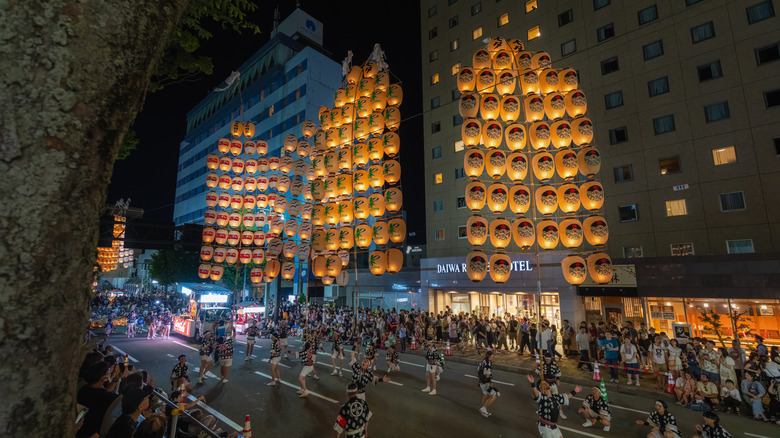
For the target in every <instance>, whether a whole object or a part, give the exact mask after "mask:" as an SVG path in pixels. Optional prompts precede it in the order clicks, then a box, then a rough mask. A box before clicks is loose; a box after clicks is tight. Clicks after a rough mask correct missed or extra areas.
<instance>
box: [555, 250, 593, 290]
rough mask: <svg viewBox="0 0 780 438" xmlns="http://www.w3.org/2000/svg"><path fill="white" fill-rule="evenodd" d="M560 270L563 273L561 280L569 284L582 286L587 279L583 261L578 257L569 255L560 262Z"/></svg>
mask: <svg viewBox="0 0 780 438" xmlns="http://www.w3.org/2000/svg"><path fill="white" fill-rule="evenodd" d="M561 270H562V271H563V278H565V279H566V281H567V282H568V283H569V284H574V285H577V284H582V283H584V282H585V280H586V279H587V267H586V266H585V259H583V258H582V257H580V256H578V255H571V256H568V257H566V258H565V259H563V260H561Z"/></svg>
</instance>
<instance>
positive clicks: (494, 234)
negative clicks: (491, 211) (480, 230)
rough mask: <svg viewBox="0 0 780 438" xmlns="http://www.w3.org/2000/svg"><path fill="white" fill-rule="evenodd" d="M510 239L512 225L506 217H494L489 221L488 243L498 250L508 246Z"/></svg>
mask: <svg viewBox="0 0 780 438" xmlns="http://www.w3.org/2000/svg"><path fill="white" fill-rule="evenodd" d="M511 241H512V227H511V224H510V223H509V221H508V220H506V219H502V218H499V219H494V220H493V221H491V222H490V243H491V244H492V245H493V246H494V247H495V248H496V249H498V250H502V249H504V248H506V247H507V246H509V243H510V242H511Z"/></svg>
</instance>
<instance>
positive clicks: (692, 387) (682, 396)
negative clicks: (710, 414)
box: [674, 371, 696, 407]
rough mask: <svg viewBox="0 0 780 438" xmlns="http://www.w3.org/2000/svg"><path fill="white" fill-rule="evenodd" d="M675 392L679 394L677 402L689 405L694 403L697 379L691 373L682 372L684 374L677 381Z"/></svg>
mask: <svg viewBox="0 0 780 438" xmlns="http://www.w3.org/2000/svg"><path fill="white" fill-rule="evenodd" d="M674 393H675V395H676V396H677V402H676V404H678V405H681V406H686V407H687V406H688V405H689V404H691V403H693V401H694V395H696V380H695V379H694V378H693V376H692V375H691V374H690V373H688V372H687V371H683V372H682V376H681V377H679V378H678V379H677V382H676V383H675V386H674Z"/></svg>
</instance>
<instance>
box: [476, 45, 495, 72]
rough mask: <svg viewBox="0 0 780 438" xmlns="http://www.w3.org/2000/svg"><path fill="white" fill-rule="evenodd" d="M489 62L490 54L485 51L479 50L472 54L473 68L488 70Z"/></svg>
mask: <svg viewBox="0 0 780 438" xmlns="http://www.w3.org/2000/svg"><path fill="white" fill-rule="evenodd" d="M490 61H491V59H490V53H488V51H487V50H485V49H479V50H477V51H476V52H474V57H473V58H472V62H473V64H474V68H479V69H482V68H490V65H491V64H490Z"/></svg>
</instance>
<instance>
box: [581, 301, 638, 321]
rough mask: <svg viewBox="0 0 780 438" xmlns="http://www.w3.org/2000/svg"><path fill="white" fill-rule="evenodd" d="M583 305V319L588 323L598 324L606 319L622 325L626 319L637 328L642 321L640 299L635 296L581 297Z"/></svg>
mask: <svg viewBox="0 0 780 438" xmlns="http://www.w3.org/2000/svg"><path fill="white" fill-rule="evenodd" d="M583 300H584V306H585V320H586V321H587V322H588V324H590V323H591V322H594V323H596V324H598V323H599V322H601V321H606V322H608V323H611V324H616V325H618V326H622V325H623V324H625V322H626V321H631V322H633V323H634V326H636V327H637V328H639V324H640V323H642V322H644V320H645V319H644V318H645V315H644V311H643V310H642V299H641V298H635V297H583Z"/></svg>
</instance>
